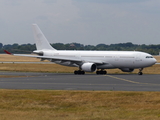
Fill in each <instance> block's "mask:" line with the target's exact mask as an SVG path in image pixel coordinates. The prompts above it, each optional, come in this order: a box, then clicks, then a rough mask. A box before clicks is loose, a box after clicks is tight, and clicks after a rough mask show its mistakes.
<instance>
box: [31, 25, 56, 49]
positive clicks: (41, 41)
mask: <svg viewBox="0 0 160 120" xmlns="http://www.w3.org/2000/svg"><path fill="white" fill-rule="evenodd" d="M33 32H34V39H35V42H36V48H37V50H43V49H47V50H56V49H54V48H53V47H52V46H51V45H50V44H49V42H48V40H47V39H46V37H45V36H44V34H43V33H42V31H41V30H40V28H39V27H38V25H37V24H33Z"/></svg>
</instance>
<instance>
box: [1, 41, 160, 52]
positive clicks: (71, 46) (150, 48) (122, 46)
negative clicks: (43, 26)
mask: <svg viewBox="0 0 160 120" xmlns="http://www.w3.org/2000/svg"><path fill="white" fill-rule="evenodd" d="M51 45H52V46H53V47H54V48H55V49H57V50H99V51H100V50H103V51H111V50H112V51H142V52H147V53H150V54H152V55H158V54H159V52H160V44H158V45H145V44H142V45H138V44H133V43H131V42H127V43H117V44H110V45H106V44H98V45H83V44H80V43H67V44H63V43H53V44H51ZM3 50H8V51H10V52H11V53H23V54H29V53H32V51H34V50H36V46H35V44H29V43H28V44H22V45H19V44H17V43H14V44H12V45H11V44H7V45H3V44H2V43H0V53H4V51H3Z"/></svg>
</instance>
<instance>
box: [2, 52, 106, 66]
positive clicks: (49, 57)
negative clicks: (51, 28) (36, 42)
mask: <svg viewBox="0 0 160 120" xmlns="http://www.w3.org/2000/svg"><path fill="white" fill-rule="evenodd" d="M4 52H5V53H7V54H9V55H14V56H24V57H33V58H40V59H53V60H63V61H71V62H83V63H85V62H92V63H95V64H104V62H102V61H100V60H82V59H80V58H76V57H62V56H38V55H25V54H12V53H10V52H8V51H6V50H4Z"/></svg>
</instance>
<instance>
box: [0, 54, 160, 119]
mask: <svg viewBox="0 0 160 120" xmlns="http://www.w3.org/2000/svg"><path fill="white" fill-rule="evenodd" d="M156 59H157V60H158V61H160V57H159V56H156ZM0 61H1V62H5V61H11V62H21V61H23V62H28V61H30V62H36V61H39V60H38V59H35V58H26V57H15V56H9V55H0ZM75 69H77V68H72V67H64V66H60V65H57V64H9V63H8V64H2V63H1V64H0V70H1V71H27V72H29V71H33V72H57V73H58V72H73V71H74V70H75ZM137 72H138V71H137V70H135V72H134V73H133V74H135V73H136V74H137ZM143 72H144V74H160V65H154V66H152V67H149V68H146V69H144V71H143ZM108 73H110V74H115V73H116V74H128V73H123V72H121V71H120V70H118V69H114V70H108ZM0 77H1V79H3V77H7V76H0ZM9 77H16V76H9ZM159 108H160V92H131V91H130V92H128V91H56V90H2V89H0V120H11V119H12V120H159V119H160V109H159Z"/></svg>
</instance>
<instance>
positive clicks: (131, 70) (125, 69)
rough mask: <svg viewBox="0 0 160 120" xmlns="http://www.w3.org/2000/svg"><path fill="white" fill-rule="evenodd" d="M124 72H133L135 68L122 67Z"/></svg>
mask: <svg viewBox="0 0 160 120" xmlns="http://www.w3.org/2000/svg"><path fill="white" fill-rule="evenodd" d="M120 70H122V71H123V72H133V70H134V69H132V68H120Z"/></svg>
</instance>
